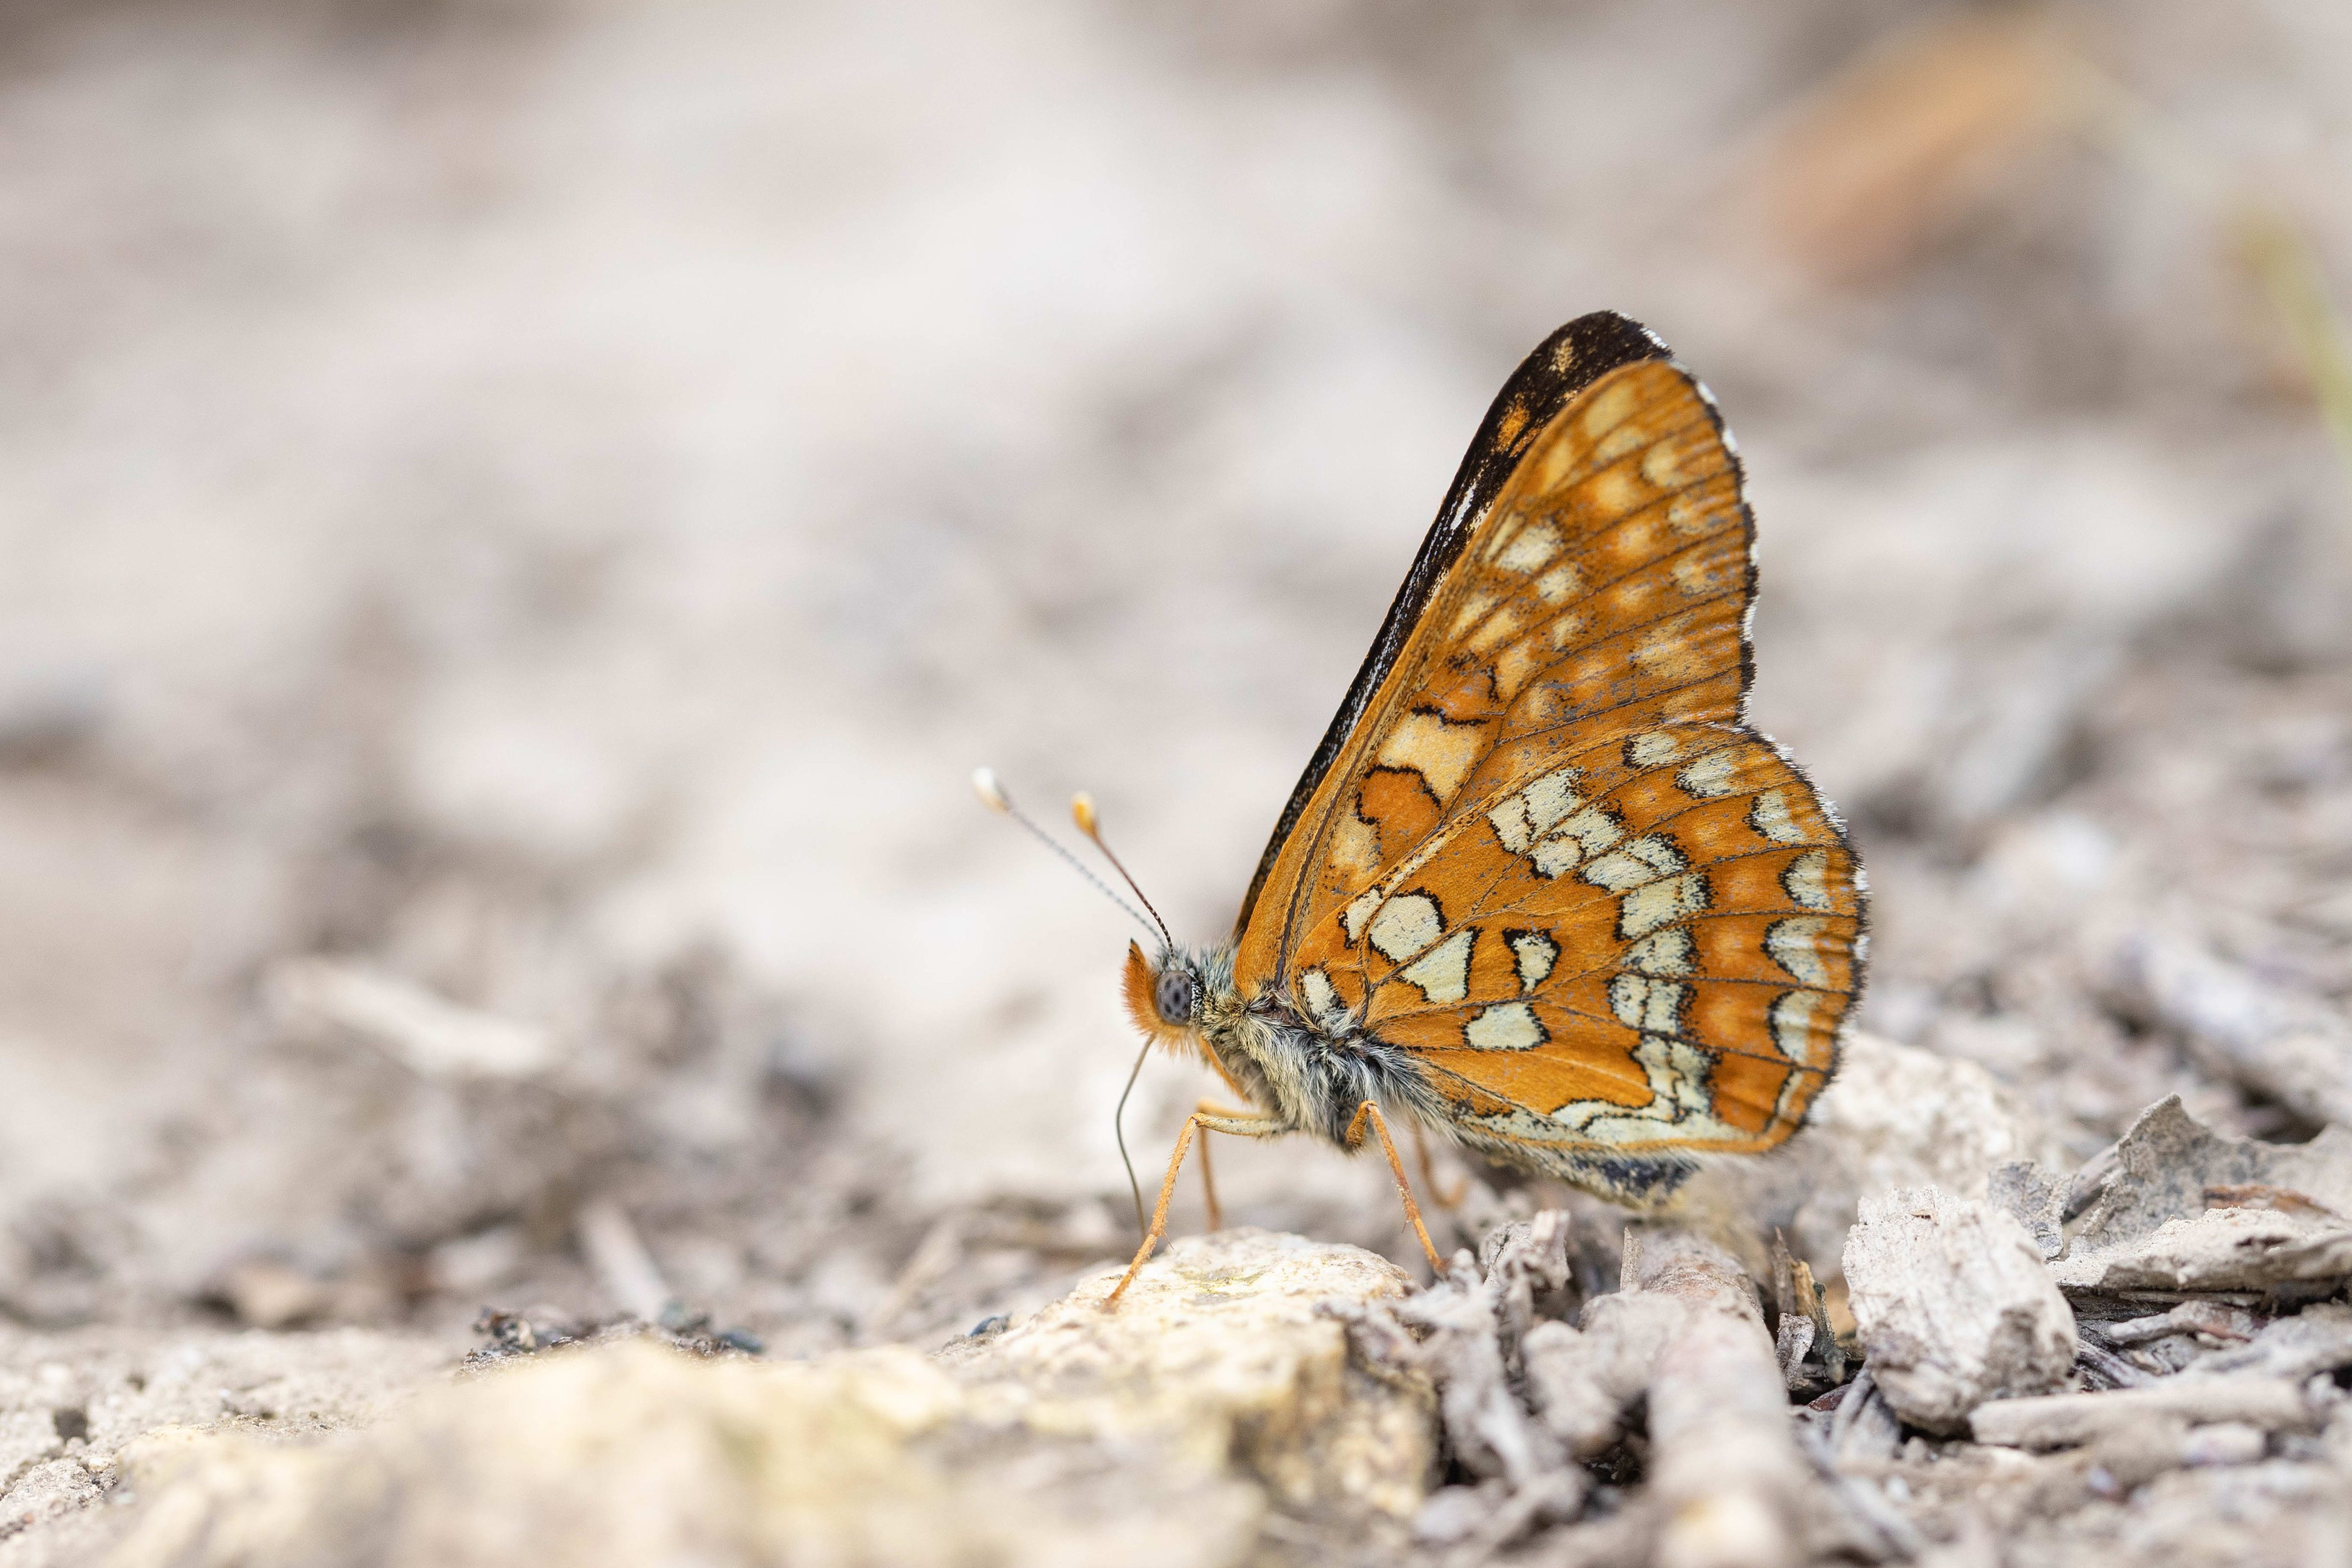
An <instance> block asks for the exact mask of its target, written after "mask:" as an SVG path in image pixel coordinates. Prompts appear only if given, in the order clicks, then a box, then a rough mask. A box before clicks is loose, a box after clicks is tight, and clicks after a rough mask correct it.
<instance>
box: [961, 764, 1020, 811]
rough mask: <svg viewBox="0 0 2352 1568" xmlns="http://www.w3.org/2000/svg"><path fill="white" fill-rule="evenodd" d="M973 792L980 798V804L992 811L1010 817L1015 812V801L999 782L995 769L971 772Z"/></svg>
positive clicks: (977, 769) (974, 769) (976, 769)
mask: <svg viewBox="0 0 2352 1568" xmlns="http://www.w3.org/2000/svg"><path fill="white" fill-rule="evenodd" d="M971 792H972V793H973V794H975V795H977V796H979V797H980V803H981V804H982V805H983V806H985V807H987V808H988V809H989V810H992V811H995V812H998V813H999V814H1003V815H1009V814H1010V813H1011V812H1012V810H1013V801H1012V800H1011V799H1010V798H1009V797H1007V796H1006V794H1005V793H1004V786H1003V784H1001V783H999V782H997V779H996V769H995V768H973V769H972V770H971Z"/></svg>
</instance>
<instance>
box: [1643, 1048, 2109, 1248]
mask: <svg viewBox="0 0 2352 1568" xmlns="http://www.w3.org/2000/svg"><path fill="white" fill-rule="evenodd" d="M2019 1162H2026V1163H2040V1164H2044V1165H2053V1166H2054V1165H2059V1164H2061V1163H2071V1162H2065V1159H2064V1154H2063V1148H2062V1147H2061V1145H2059V1144H2058V1142H2057V1141H2056V1139H2055V1138H2054V1137H2053V1135H2052V1134H2051V1133H2050V1131H2049V1129H2048V1128H2047V1127H2046V1126H2045V1125H2044V1124H2042V1120H2041V1118H2039V1117H2038V1116H2036V1115H2035V1114H2034V1113H2032V1111H2031V1110H2030V1109H2028V1108H2027V1107H2026V1106H2024V1105H2023V1104H2021V1103H2019V1101H2018V1100H2017V1098H2016V1097H2015V1096H2014V1095H2012V1094H2011V1093H2010V1092H2008V1091H2006V1090H2004V1089H2002V1088H2001V1087H2000V1084H1999V1083H1998V1082H1996V1081H1995V1080H1994V1078H1993V1077H1992V1075H1991V1074H1990V1073H1989V1072H1987V1071H1985V1070H1984V1069H1983V1068H1982V1067H1980V1066H1979V1065H1977V1064H1976V1063H1974V1062H1971V1061H1956V1060H1954V1059H1952V1058H1950V1057H1946V1056H1938V1055H1937V1054H1936V1053H1934V1052H1933V1051H1921V1050H1919V1049H1917V1048H1916V1047H1913V1046H1907V1045H1903V1044H1899V1043H1897V1042H1896V1041H1894V1040H1886V1039H1884V1038H1882V1037H1880V1036H1877V1035H1874V1034H1870V1033H1868V1032H1865V1031H1859V1030H1858V1031H1855V1032H1854V1033H1853V1034H1852V1035H1850V1036H1848V1038H1847V1040H1846V1043H1845V1047H1844V1051H1843V1055H1842V1057H1841V1058H1840V1061H1839V1065H1838V1075H1837V1077H1836V1078H1835V1079H1833V1080H1832V1081H1831V1083H1830V1086H1829V1087H1828V1088H1827V1089H1825V1090H1823V1091H1822V1096H1821V1099H1820V1100H1819V1101H1818V1102H1817V1103H1816V1104H1815V1106H1814V1109H1813V1114H1812V1117H1811V1121H1810V1122H1809V1123H1808V1124H1807V1125H1806V1128H1805V1130H1804V1131H1803V1132H1801V1133H1800V1134H1798V1135H1797V1136H1796V1137H1795V1138H1793V1139H1792V1140H1790V1143H1789V1145H1787V1146H1786V1147H1785V1148H1784V1149H1782V1150H1780V1151H1779V1152H1777V1153H1775V1154H1774V1155H1772V1156H1771V1157H1770V1158H1769V1159H1767V1160H1762V1161H1758V1162H1755V1163H1753V1164H1748V1165H1735V1164H1726V1165H1722V1166H1711V1167H1709V1168H1708V1169H1707V1170H1706V1171H1703V1172H1701V1173H1700V1174H1699V1175H1698V1176H1696V1177H1694V1178H1693V1179H1692V1181H1691V1183H1690V1189H1691V1190H1690V1195H1689V1197H1687V1198H1686V1200H1685V1201H1686V1202H1687V1203H1688V1204H1689V1205H1690V1206H1691V1207H1692V1209H1693V1211H1694V1212H1695V1213H1696V1214H1699V1215H1735V1216H1738V1221H1737V1222H1736V1223H1734V1224H1730V1225H1725V1226H1721V1227H1718V1228H1721V1229H1722V1230H1723V1231H1724V1232H1725V1234H1724V1238H1723V1239H1726V1240H1727V1241H1732V1240H1741V1241H1742V1243H1743V1244H1745V1242H1744V1239H1746V1238H1748V1237H1752V1236H1755V1235H1758V1234H1765V1233H1769V1228H1772V1227H1775V1226H1777V1227H1780V1228H1783V1229H1785V1231H1786V1233H1787V1235H1788V1238H1789V1244H1790V1248H1791V1249H1793V1250H1794V1251H1795V1253H1796V1254H1797V1256H1799V1257H1801V1258H1802V1259H1804V1260H1806V1261H1807V1262H1808V1263H1809V1264H1811V1266H1812V1269H1813V1270H1814V1272H1815V1274H1816V1275H1817V1276H1818V1277H1819V1278H1820V1279H1821V1280H1822V1282H1823V1283H1824V1284H1826V1283H1828V1282H1829V1281H1832V1280H1834V1279H1835V1278H1836V1277H1837V1273H1838V1270H1839V1268H1840V1266H1841V1257H1842V1251H1843V1247H1844V1244H1845V1236H1846V1230H1847V1228H1848V1227H1850V1226H1852V1225H1853V1221H1854V1216H1855V1213H1856V1211H1857V1207H1858V1206H1859V1204H1860V1202H1861V1200H1862V1199H1863V1198H1864V1197H1868V1196H1871V1195H1874V1194H1879V1193H1885V1192H1889V1191H1892V1190H1894V1189H1895V1188H1897V1187H1922V1186H1938V1187H1941V1188H1943V1189H1944V1190H1945V1191H1947V1192H1961V1193H1973V1192H1982V1191H1984V1190H1985V1185H1986V1182H1987V1180H1988V1179H1989V1178H1990V1176H1991V1175H1992V1173H1993V1172H1994V1171H1996V1170H1998V1169H2000V1167H2002V1166H2008V1165H2011V1164H2014V1163H2019ZM1745 1261H1746V1262H1747V1263H1748V1266H1749V1268H1750V1269H1751V1270H1757V1269H1759V1264H1760V1254H1759V1256H1758V1257H1752V1258H1747V1259H1745Z"/></svg>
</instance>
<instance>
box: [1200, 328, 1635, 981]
mask: <svg viewBox="0 0 2352 1568" xmlns="http://www.w3.org/2000/svg"><path fill="white" fill-rule="evenodd" d="M1673 357H1674V356H1673V352H1672V350H1669V349H1668V348H1667V347H1666V345H1665V343H1664V341H1663V340H1661V339H1660V338H1659V337H1658V335H1657V334H1656V333H1654V332H1653V331H1651V330H1650V329H1648V328H1647V327H1644V326H1643V325H1642V324H1641V323H1640V322H1638V321H1635V320H1633V319H1631V318H1630V317H1625V316H1620V315H1618V314H1617V312H1615V311H1614V310H1595V311H1593V312H1592V313H1591V315H1589V316H1579V317H1578V318H1577V319H1575V320H1573V321H1570V323H1569V324H1568V325H1567V326H1565V327H1562V328H1561V329H1559V331H1557V332H1554V333H1553V334H1552V335H1551V336H1550V337H1549V338H1546V339H1545V340H1543V341H1542V342H1541V343H1538V345H1536V349H1535V351H1534V352H1533V353H1531V354H1529V355H1528V357H1527V358H1526V359H1524V360H1521V361H1519V368H1518V369H1517V370H1516V371H1512V372H1511V379H1510V380H1509V381H1507V382H1504V383H1503V390H1502V391H1501V392H1497V393H1496V396H1495V402H1494V404H1493V406H1492V407H1490V408H1488V409H1487V410H1486V418H1485V419H1484V420H1483V421H1481V422H1480V423H1479V425H1478V434H1476V435H1475V436H1474V437H1472V438H1471V442H1470V450H1469V451H1468V452H1466V453H1465V454H1464V455H1463V457H1462V466H1461V467H1460V468H1459V469H1458V470H1456V471H1455V473H1454V485H1453V487H1452V488H1451V489H1449V490H1447V491H1446V493H1445V504H1444V506H1442V507H1438V509H1437V520H1436V521H1435V522H1433V523H1432V524H1431V525H1430V526H1429V533H1428V535H1427V537H1426V538H1423V540H1422V541H1421V553H1420V554H1418V555H1416V556H1415V557H1413V561H1412V570H1410V571H1408V572H1406V573H1405V578H1404V586H1403V587H1402V588H1400V589H1398V590H1397V596H1396V601H1395V602H1394V603H1392V604H1391V605H1390V606H1389V613H1388V619H1387V620H1385V621H1383V622H1381V631H1380V635H1379V636H1377V637H1375V638H1373V639H1372V646H1371V651H1370V653H1366V654H1365V655H1364V663H1363V667H1362V668H1360V669H1359V670H1358V671H1357V672H1356V679H1355V681H1354V683H1353V684H1351V685H1349V687H1348V695H1346V696H1345V697H1344V698H1342V699H1341V700H1340V703H1339V712H1338V713H1336V714H1334V715H1332V716H1331V727H1329V728H1328V729H1327V730H1325V731H1324V732H1323V742H1322V744H1321V745H1319V746H1318V747H1316V748H1315V755H1314V757H1313V758H1310V759H1309V760H1308V761H1307V771H1306V772H1304V773H1302V774H1300V775H1299V777H1298V784H1297V788H1296V789H1292V790H1291V792H1290V800H1289V803H1288V804H1287V805H1286V806H1284V807H1283V809H1282V817H1281V820H1280V821H1277V822H1276V823H1275V825H1274V836H1273V837H1272V838H1270V839H1268V840H1267V841H1266V845H1265V853H1264V854H1263V855H1260V856H1259V857H1258V862H1257V873H1256V874H1255V875H1254V876H1252V877H1251V878H1250V885H1249V892H1248V893H1247V894H1245V895H1244V897H1243V899H1242V909H1241V914H1240V915H1237V916H1235V917H1234V938H1235V940H1239V939H1240V936H1241V934H1242V932H1243V931H1244V929H1245V928H1246V927H1247V926H1248V925H1249V920H1250V913H1251V911H1253V910H1255V908H1256V907H1257V899H1258V894H1259V893H1260V892H1261V891H1262V890H1263V889H1264V888H1265V879H1266V875H1267V873H1269V872H1271V871H1272V870H1273V868H1274V862H1275V860H1276V857H1277V856H1279V855H1280V854H1281V852H1282V846H1283V844H1284V842H1285V841H1286V840H1288V838H1289V837H1290V832H1291V830H1292V829H1293V828H1295V827H1297V825H1298V818H1299V815H1300V813H1302V812H1303V811H1305V810H1307V801H1308V800H1312V799H1313V798H1314V795H1315V791H1316V789H1318V787H1319V786H1320V785H1321V784H1322V782H1323V776H1324V775H1325V774H1326V773H1328V772H1329V771H1330V769H1331V764H1332V763H1333V762H1334V761H1335V760H1336V759H1337V758H1339V752H1340V749H1341V748H1342V747H1345V746H1346V745H1347V743H1348V737H1349V735H1351V734H1353V733H1354V732H1355V728H1356V726H1357V724H1358V723H1359V722H1360V720H1361V719H1362V718H1363V716H1364V709H1365V707H1366V706H1368V705H1369V704H1370V702H1371V700H1372V694H1373V693H1374V692H1376V691H1378V690H1379V689H1380V685H1381V682H1382V681H1383V680H1386V679H1387V678H1388V674H1389V671H1390V669H1391V667H1393V666H1394V665H1395V664H1396V661H1397V655H1398V654H1399V653H1402V651H1403V649H1404V645H1405V643H1406V642H1407V641H1408V640H1410V639H1411V637H1412V629H1413V626H1414V624H1415V623H1416V622H1419V621H1420V619H1421V612H1422V611H1423V609H1424V608H1425V607H1426V606H1427V605H1428V603H1429V598H1430V595H1431V594H1432V593H1433V592H1435V591H1436V590H1437V584H1438V583H1439V581H1440V580H1443V579H1444V576H1445V570H1446V568H1448V567H1450V566H1452V565H1453V564H1454V559H1455V558H1456V557H1458V556H1459V555H1461V553H1462V547H1463V546H1464V545H1465V543H1467V542H1468V541H1469V538H1470V535H1471V534H1472V532H1474V531H1475V528H1476V527H1477V524H1478V521H1479V519H1480V518H1481V517H1485V516H1486V508H1487V507H1489V506H1490V505H1492V504H1493V502H1494V499H1495V496H1496V492H1497V491H1499V490H1500V489H1502V487H1503V486H1504V485H1505V484H1506V483H1507V481H1508V480H1509V479H1510V476H1511V474H1512V471H1513V470H1515V469H1516V468H1517V466H1518V464H1519V457H1520V455H1522V454H1523V453H1525V452H1526V451H1527V449H1528V444H1529V443H1530V442H1532V441H1533V440H1534V439H1535V438H1536V437H1537V436H1538V434H1542V432H1543V430H1544V428H1545V427H1546V426H1547V425H1549V424H1550V423H1551V422H1552V420H1553V419H1554V418H1555V417H1556V416H1558V414H1559V411H1560V410H1561V409H1563V408H1565V407H1566V406H1567V405H1568V402H1569V400H1570V398H1573V397H1574V396H1576V394H1577V393H1579V392H1582V391H1583V390H1584V389H1585V388H1587V387H1589V386H1591V384H1592V383H1593V382H1597V381H1599V380H1600V379H1601V377H1602V376H1605V375H1607V374H1608V373H1609V372H1610V371H1613V370H1616V369H1617V368H1618V367H1619V366H1621V365H1631V364H1637V363H1639V362H1640V361H1643V360H1664V359H1671V358H1673Z"/></svg>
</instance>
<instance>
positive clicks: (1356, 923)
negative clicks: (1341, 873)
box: [1339, 887, 1382, 946]
mask: <svg viewBox="0 0 2352 1568" xmlns="http://www.w3.org/2000/svg"><path fill="white" fill-rule="evenodd" d="M1381 896H1382V895H1381V890H1380V889H1379V888H1377V887H1375V888H1372V889H1370V891H1369V892H1366V893H1363V894H1359V895H1358V897H1357V898H1356V900H1355V902H1354V903H1352V904H1349V905H1348V907H1347V909H1346V910H1345V911H1344V912H1342V913H1341V915H1340V916H1339V924H1340V925H1343V926H1345V927H1346V928H1347V932H1348V941H1349V944H1350V945H1351V946H1352V945H1353V944H1355V943H1358V942H1361V941H1362V940H1363V939H1364V922H1365V921H1367V920H1370V918H1371V917H1372V916H1373V915H1374V914H1375V913H1377V912H1378V911H1379V909H1380V907H1381Z"/></svg>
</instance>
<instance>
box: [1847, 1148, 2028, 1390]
mask: <svg viewBox="0 0 2352 1568" xmlns="http://www.w3.org/2000/svg"><path fill="white" fill-rule="evenodd" d="M1845 1276H1846V1284H1847V1287H1848V1290H1849V1291H1850V1292H1851V1297H1850V1299H1851V1301H1852V1303H1853V1315H1854V1321H1855V1322H1856V1323H1857V1324H1858V1325H1859V1328H1860V1332H1861V1335H1862V1343H1863V1347H1864V1350H1865V1351H1867V1352H1868V1354H1869V1356H1870V1366H1871V1370H1872V1374H1873V1375H1874V1379H1875V1381H1876V1383H1877V1385H1878V1386H1879V1387H1880V1388H1881V1389H1883V1390H1885V1395H1886V1397H1887V1400H1888V1402H1889V1403H1890V1404H1892V1405H1893V1406H1894V1407H1895V1412H1896V1414H1898V1415H1900V1416H1902V1417H1903V1419H1904V1420H1906V1421H1907V1422H1909V1423H1910V1424H1911V1425H1913V1426H1915V1427H1925V1428H1926V1429H1927V1430H1928V1431H1931V1432H1957V1431H1960V1430H1963V1429H1965V1427H1967V1424H1968V1419H1969V1412H1970V1411H1971V1410H1974V1409H1975V1408H1976V1407H1977V1406H1979V1405H1982V1404H1984V1403H1985V1402H1986V1401H1987V1400H1992V1399H2006V1398H2014V1397H2016V1396H2021V1395H2032V1394H2045V1393H2048V1392H2050V1391H2051V1390H2053V1389H2055V1388H2058V1387H2060V1386H2062V1385H2063V1384H2064V1381H2065V1379H2066V1376H2067V1375H2068V1374H2069V1373H2071V1372H2072V1371H2073V1370H2074V1313H2073V1312H2071V1311H2070V1310H2069V1309H2068V1307H2067V1305H2066V1298H2065V1297H2064V1296H2063V1294H2062V1293H2061V1292H2060V1291H2059V1290H2058V1288H2057V1286H2056V1285H2055V1284H2053V1282H2052V1281H2051V1278H2050V1275H2049V1272H2048V1270H2046V1269H2045V1268H2044V1267H2043V1265H2042V1257H2041V1252H2040V1249H2038V1248H2037V1247H2036V1246H2035V1245H2034V1242H2033V1239H2032V1237H2030V1236H2029V1235H2027V1234H2026V1231H2025V1228H2024V1227H2023V1226H2022V1225H2021V1224H2019V1223H2018V1221H2017V1219H2016V1218H2014V1217H2013V1216H2011V1215H2010V1214H2008V1213H2005V1212H2003V1211H2001V1210H1999V1209H1995V1208H1993V1207H1990V1205H1988V1204H1986V1203H1983V1202H1980V1201H1978V1200H1975V1199H1970V1198H1961V1197H1952V1196H1951V1195H1949V1194H1948V1193H1945V1192H1943V1191H1940V1190H1939V1189H1937V1188H1934V1187H1921V1188H1913V1189H1910V1190H1907V1191H1902V1192H1897V1193H1895V1194H1893V1195H1892V1196H1890V1197H1885V1198H1875V1199H1873V1198H1865V1199H1864V1201H1863V1205H1862V1220H1861V1223H1860V1224H1858V1225H1856V1226H1855V1227H1854V1228H1853V1235H1852V1237H1851V1238H1850V1239H1848V1240H1847V1242H1846V1247H1845Z"/></svg>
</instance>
